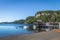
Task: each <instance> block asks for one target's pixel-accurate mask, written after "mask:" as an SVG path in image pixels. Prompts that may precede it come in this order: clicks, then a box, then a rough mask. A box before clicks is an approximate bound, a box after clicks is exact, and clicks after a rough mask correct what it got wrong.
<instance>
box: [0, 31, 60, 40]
mask: <svg viewBox="0 0 60 40" xmlns="http://www.w3.org/2000/svg"><path fill="white" fill-rule="evenodd" d="M0 40H60V33H59V32H55V31H49V32H40V33H33V34H28V35H22V36H12V37H6V38H0Z"/></svg>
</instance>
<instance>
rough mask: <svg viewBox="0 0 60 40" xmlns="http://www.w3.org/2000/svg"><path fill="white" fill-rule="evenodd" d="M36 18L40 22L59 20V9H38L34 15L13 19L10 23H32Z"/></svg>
mask: <svg viewBox="0 0 60 40" xmlns="http://www.w3.org/2000/svg"><path fill="white" fill-rule="evenodd" d="M36 20H40V21H42V22H60V10H59V11H51V10H48V11H39V12H36V14H35V15H34V16H28V17H27V18H26V19H20V20H15V21H14V22H11V23H19V24H31V23H34V22H35V21H36Z"/></svg>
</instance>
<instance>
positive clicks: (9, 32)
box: [0, 24, 33, 37]
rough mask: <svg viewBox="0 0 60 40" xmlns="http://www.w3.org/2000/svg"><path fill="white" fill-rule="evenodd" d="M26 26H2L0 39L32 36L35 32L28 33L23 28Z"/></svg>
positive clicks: (0, 26) (0, 27) (0, 25)
mask: <svg viewBox="0 0 60 40" xmlns="http://www.w3.org/2000/svg"><path fill="white" fill-rule="evenodd" d="M23 26H24V24H23V25H22V24H0V37H7V36H15V35H24V34H31V33H33V31H28V30H26V29H24V28H23Z"/></svg>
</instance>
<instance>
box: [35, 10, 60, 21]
mask: <svg viewBox="0 0 60 40" xmlns="http://www.w3.org/2000/svg"><path fill="white" fill-rule="evenodd" d="M35 18H36V19H37V20H42V22H60V11H39V12H37V13H36V14H35Z"/></svg>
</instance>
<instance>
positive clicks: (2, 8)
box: [0, 0, 60, 22]
mask: <svg viewBox="0 0 60 40" xmlns="http://www.w3.org/2000/svg"><path fill="white" fill-rule="evenodd" d="M42 10H60V0H0V22H11V21H14V20H19V19H25V18H26V17H28V16H34V15H35V13H36V12H37V11H42Z"/></svg>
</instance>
